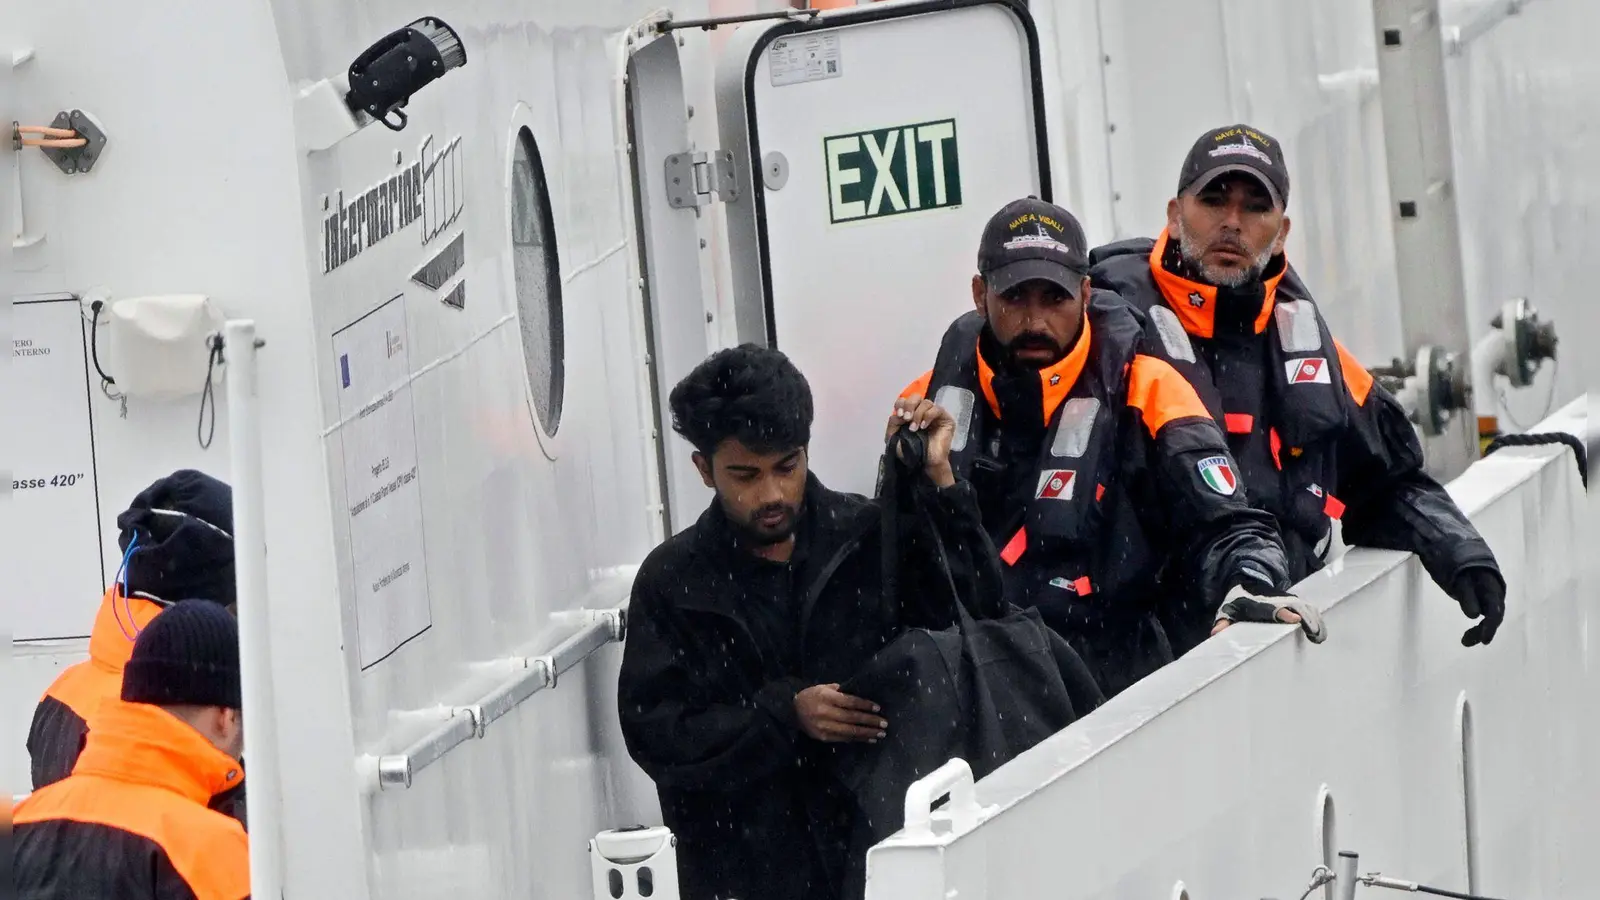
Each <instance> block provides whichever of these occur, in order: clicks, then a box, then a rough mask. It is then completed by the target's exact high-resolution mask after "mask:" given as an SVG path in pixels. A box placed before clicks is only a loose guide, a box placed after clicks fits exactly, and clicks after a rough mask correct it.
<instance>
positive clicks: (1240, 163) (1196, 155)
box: [1178, 125, 1289, 208]
mask: <svg viewBox="0 0 1600 900" xmlns="http://www.w3.org/2000/svg"><path fill="white" fill-rule="evenodd" d="M1227 172H1243V173H1245V174H1247V175H1251V176H1254V177H1255V179H1256V180H1257V181H1259V182H1261V184H1262V186H1263V187H1265V188H1266V189H1267V193H1269V194H1271V195H1272V202H1274V203H1276V204H1277V205H1278V207H1279V208H1283V207H1286V206H1288V204H1289V167H1288V165H1286V164H1285V163H1284V161H1283V145H1282V144H1279V143H1278V141H1277V139H1276V138H1274V137H1272V136H1271V135H1268V134H1263V133H1262V132H1260V131H1257V130H1256V129H1254V128H1251V127H1250V126H1249V125H1229V126H1227V127H1224V128H1214V129H1212V130H1210V131H1208V132H1206V133H1205V134H1203V135H1201V136H1200V139H1199V140H1198V141H1195V142H1194V147H1192V148H1190V150H1189V155H1188V157H1186V158H1185V159H1184V161H1183V173H1182V174H1181V175H1179V176H1178V196H1180V197H1181V196H1183V195H1184V194H1188V193H1193V192H1196V191H1198V190H1200V189H1201V188H1203V187H1205V186H1206V185H1208V184H1210V183H1211V181H1212V179H1214V178H1216V177H1217V176H1218V175H1222V174H1225V173H1227Z"/></svg>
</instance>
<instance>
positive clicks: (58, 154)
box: [39, 109, 106, 175]
mask: <svg viewBox="0 0 1600 900" xmlns="http://www.w3.org/2000/svg"><path fill="white" fill-rule="evenodd" d="M50 127H52V128H70V129H72V130H73V131H76V132H77V133H78V137H81V138H83V139H84V140H85V141H88V143H86V144H84V145H83V146H82V147H40V148H39V150H40V152H42V153H43V154H44V155H45V156H47V157H49V159H50V161H51V162H53V163H55V164H56V168H58V169H60V170H61V171H62V172H65V173H66V174H68V175H77V174H79V173H80V172H81V173H87V172H88V171H89V170H90V169H93V168H94V164H95V161H96V160H98V159H99V158H100V154H101V153H103V152H105V149H106V133H105V132H104V131H101V130H100V126H98V125H96V124H95V123H94V122H93V121H91V120H90V119H89V116H88V115H87V114H85V113H84V111H83V110H81V109H74V110H72V111H71V112H68V111H66V110H62V111H61V112H59V113H56V117H55V120H54V121H52V122H51V123H50Z"/></svg>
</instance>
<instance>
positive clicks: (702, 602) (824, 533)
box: [683, 472, 877, 613]
mask: <svg viewBox="0 0 1600 900" xmlns="http://www.w3.org/2000/svg"><path fill="white" fill-rule="evenodd" d="M872 509H874V507H873V506H872V505H871V504H870V502H869V501H868V500H867V499H866V498H865V497H862V496H860V495H857V494H843V493H840V492H838V491H833V490H829V489H828V488H827V487H826V486H825V485H823V483H822V481H821V479H819V478H817V475H816V473H815V472H807V473H806V490H805V500H804V501H803V506H802V507H801V512H800V522H799V524H798V529H799V530H798V531H797V532H796V538H797V539H798V538H799V537H800V535H801V533H803V534H804V536H805V540H806V542H807V546H806V551H805V554H804V558H803V559H801V560H798V561H799V562H800V568H801V575H802V581H801V584H808V583H809V581H808V580H806V576H807V574H808V572H807V570H808V569H811V568H815V567H816V566H820V565H823V564H825V563H826V562H827V561H828V560H829V559H830V558H831V557H832V556H833V554H834V553H835V552H836V551H837V550H838V548H839V547H840V546H842V545H843V544H844V543H845V542H847V541H849V540H852V539H854V538H855V537H856V535H857V534H859V533H861V532H864V531H866V530H867V529H868V528H869V527H871V526H872V525H874V524H875V523H876V522H877V517H876V516H875V515H869V514H868V513H869V512H870V511H871V510H872ZM694 530H695V535H694V544H693V546H694V553H695V555H696V556H698V557H700V558H701V559H702V560H704V561H705V562H707V563H709V566H708V569H709V570H710V571H713V572H716V573H718V574H719V577H720V576H725V578H724V579H723V581H722V583H721V584H719V585H716V586H714V587H716V588H720V589H713V590H702V589H700V586H696V587H695V589H693V590H689V591H688V592H687V593H686V594H685V596H684V598H683V605H684V606H686V607H691V608H695V609H702V610H707V611H711V612H720V613H730V612H732V611H734V610H736V609H737V607H738V604H739V597H740V596H741V595H740V593H739V590H740V589H739V585H738V579H737V577H736V576H737V572H736V571H734V570H735V569H737V568H739V567H738V566H737V565H734V564H731V563H733V562H734V561H737V560H738V559H739V558H740V557H739V554H744V555H745V556H749V555H750V554H749V551H747V550H745V549H743V548H741V547H740V546H739V545H738V543H737V537H736V534H735V531H734V529H733V525H732V524H731V523H729V522H728V517H727V514H726V513H724V512H723V511H722V501H721V500H720V499H719V498H717V497H712V498H711V503H710V505H709V506H707V507H706V511H705V512H703V513H701V514H700V518H699V519H698V520H696V522H695V525H694ZM751 559H752V560H753V559H754V557H751Z"/></svg>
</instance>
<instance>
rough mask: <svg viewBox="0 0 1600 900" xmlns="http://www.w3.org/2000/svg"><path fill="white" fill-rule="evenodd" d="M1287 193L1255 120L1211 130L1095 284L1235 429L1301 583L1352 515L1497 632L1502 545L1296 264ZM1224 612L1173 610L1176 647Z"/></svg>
mask: <svg viewBox="0 0 1600 900" xmlns="http://www.w3.org/2000/svg"><path fill="white" fill-rule="evenodd" d="M1288 198H1289V173H1288V170H1287V168H1286V166H1285V164H1284V158H1283V149H1282V146H1281V145H1280V144H1279V142H1278V141H1276V140H1274V139H1273V138H1271V137H1269V136H1267V135H1265V134H1263V133H1262V132H1260V131H1258V130H1256V129H1254V128H1251V127H1249V126H1246V125H1234V126H1229V127H1226V128H1219V129H1215V130H1213V131H1209V132H1207V133H1206V134H1204V135H1201V137H1200V139H1199V140H1198V141H1196V142H1195V144H1194V147H1193V148H1192V149H1191V150H1190V151H1189V155H1188V158H1187V159H1185V161H1184V164H1183V170H1182V172H1181V173H1180V175H1179V179H1178V193H1177V196H1176V197H1175V198H1173V199H1172V200H1170V201H1168V202H1167V228H1166V230H1165V231H1163V232H1162V233H1161V236H1160V237H1158V238H1156V239H1155V240H1154V241H1151V240H1149V239H1140V240H1131V241H1123V242H1120V243H1116V244H1111V245H1109V246H1106V247H1101V248H1098V249H1096V250H1095V251H1094V253H1093V254H1091V257H1090V259H1091V261H1092V262H1093V263H1094V267H1093V269H1092V270H1091V273H1090V274H1091V276H1092V278H1093V281H1094V284H1095V285H1096V286H1097V287H1101V288H1105V289H1107V290H1113V291H1116V292H1117V293H1119V294H1121V295H1122V296H1123V298H1124V299H1126V300H1127V301H1128V302H1130V303H1132V304H1133V305H1134V306H1135V307H1137V308H1138V309H1139V310H1141V311H1142V312H1144V313H1145V314H1146V316H1147V318H1148V323H1147V333H1148V339H1147V346H1148V348H1149V349H1148V350H1147V352H1149V353H1151V354H1153V355H1157V356H1160V357H1161V358H1162V359H1163V360H1164V361H1166V362H1168V363H1170V364H1171V365H1172V366H1173V367H1174V368H1176V369H1177V370H1178V371H1179V372H1181V373H1182V374H1183V375H1184V376H1185V377H1186V378H1187V379H1188V381H1189V382H1190V383H1191V384H1192V385H1194V387H1195V390H1196V391H1197V392H1198V393H1199V395H1200V397H1201V398H1202V399H1203V400H1204V401H1205V404H1206V408H1207V409H1208V410H1209V411H1210V413H1211V416H1212V417H1213V418H1214V419H1215V420H1216V421H1217V422H1218V423H1221V424H1222V425H1223V427H1224V429H1225V430H1226V431H1227V434H1228V447H1229V449H1230V450H1231V451H1232V452H1233V455H1234V458H1235V459H1237V460H1238V461H1239V463H1240V478H1241V480H1242V481H1243V483H1244V488H1245V491H1246V495H1247V496H1248V498H1249V501H1250V504H1251V505H1252V506H1254V507H1255V508H1256V509H1260V510H1265V511H1267V512H1270V513H1271V514H1272V515H1273V517H1274V518H1275V519H1276V521H1277V523H1278V525H1279V528H1280V530H1281V534H1282V538H1283V542H1284V545H1285V547H1286V549H1287V550H1288V553H1289V575H1290V577H1291V579H1293V580H1294V581H1299V580H1300V579H1302V578H1304V577H1305V576H1306V575H1309V574H1310V573H1312V572H1314V571H1316V570H1318V569H1320V568H1321V567H1322V565H1323V560H1324V558H1325V557H1326V554H1327V550H1328V546H1329V544H1330V543H1331V539H1332V521H1333V520H1334V519H1341V521H1342V525H1343V534H1344V539H1345V541H1347V542H1348V543H1350V544H1354V545H1361V546H1367V547H1381V548H1386V549H1391V550H1408V551H1412V552H1415V553H1416V554H1417V555H1418V556H1419V557H1420V558H1421V560H1422V564H1423V566H1424V567H1425V568H1426V569H1427V571H1428V574H1429V575H1431V576H1432V577H1433V580H1434V581H1435V582H1437V583H1438V584H1439V586H1440V587H1442V588H1444V590H1445V592H1446V593H1448V594H1449V595H1450V596H1451V597H1452V598H1454V599H1455V600H1456V602H1458V603H1459V604H1461V610H1462V612H1463V613H1465V614H1466V615H1467V616H1468V617H1469V618H1476V617H1478V616H1479V615H1482V617H1483V618H1482V620H1481V621H1480V622H1478V623H1477V624H1475V625H1473V626H1472V627H1471V628H1470V629H1468V630H1467V632H1466V633H1465V634H1464V635H1463V636H1462V639H1461V642H1462V643H1463V644H1464V645H1466V646H1469V647H1470V646H1473V645H1475V644H1479V643H1482V644H1487V643H1489V641H1490V640H1491V639H1493V637H1494V634H1495V630H1496V629H1498V628H1499V627H1500V622H1501V620H1502V619H1503V618H1504V617H1505V581H1504V580H1503V579H1502V578H1501V575H1500V571H1499V568H1498V566H1497V565H1496V564H1495V559H1494V554H1493V553H1492V552H1491V551H1490V550H1489V546H1488V544H1486V543H1485V542H1484V540H1483V538H1482V537H1480V536H1479V535H1478V532H1477V530H1476V529H1475V528H1473V527H1472V523H1471V522H1469V521H1468V520H1467V517H1466V516H1465V515H1464V514H1463V513H1462V512H1461V510H1460V508H1459V507H1457V506H1456V504H1455V502H1454V501H1452V500H1451V499H1450V495H1449V494H1448V493H1446V492H1445V490H1444V488H1443V487H1442V486H1440V484H1439V483H1438V482H1437V481H1435V480H1434V479H1433V478H1431V477H1429V476H1428V475H1427V474H1426V473H1424V472H1423V470H1422V448H1421V445H1420V444H1419V443H1418V441H1417V437H1416V434H1415V433H1414V432H1413V431H1412V428H1411V423H1410V422H1409V421H1408V419H1407V417H1406V414H1405V412H1404V411H1403V410H1402V409H1401V407H1400V405H1399V404H1398V403H1397V402H1395V399H1394V398H1393V397H1392V396H1390V395H1389V393H1388V392H1386V391H1385V390H1384V389H1383V388H1382V387H1381V386H1379V385H1378V384H1376V383H1375V382H1374V381H1373V379H1372V376H1371V375H1370V374H1368V372H1367V370H1366V369H1364V368H1363V367H1362V366H1361V364H1360V363H1359V362H1358V361H1357V360H1356V359H1355V358H1354V357H1353V356H1351V355H1350V353H1349V352H1348V351H1347V350H1345V348H1344V347H1343V346H1341V345H1340V344H1339V343H1338V342H1337V341H1335V340H1334V339H1333V336H1332V335H1330V334H1329V333H1328V327H1327V324H1326V323H1325V322H1324V321H1323V319H1322V315H1321V313H1320V312H1318V310H1317V307H1316V304H1315V303H1313V302H1312V300H1311V297H1310V294H1309V292H1308V291H1307V290H1306V288H1305V285H1304V284H1302V283H1301V282H1300V280H1299V278H1298V277H1297V276H1296V274H1295V272H1294V270H1293V269H1292V268H1290V267H1289V265H1288V263H1287V261H1286V260H1285V257H1284V241H1285V239H1287V238H1288V236H1289V225H1290V222H1289V217H1288V216H1287V215H1285V204H1286V202H1287V201H1288ZM1213 619H1214V616H1213V615H1212V610H1210V609H1208V608H1206V607H1204V606H1202V605H1197V604H1191V605H1189V606H1188V607H1186V608H1181V609H1178V610H1175V611H1174V615H1173V616H1172V617H1171V618H1170V619H1169V620H1168V626H1169V632H1170V633H1171V636H1172V638H1173V643H1174V650H1176V651H1177V652H1178V653H1179V654H1182V653H1184V652H1185V651H1187V650H1188V649H1189V648H1191V647H1193V646H1195V645H1196V644H1198V643H1200V642H1201V641H1203V640H1205V638H1206V637H1207V636H1208V635H1210V634H1212V633H1214V632H1215V631H1217V630H1221V629H1222V628H1225V627H1227V622H1226V621H1223V620H1217V621H1213Z"/></svg>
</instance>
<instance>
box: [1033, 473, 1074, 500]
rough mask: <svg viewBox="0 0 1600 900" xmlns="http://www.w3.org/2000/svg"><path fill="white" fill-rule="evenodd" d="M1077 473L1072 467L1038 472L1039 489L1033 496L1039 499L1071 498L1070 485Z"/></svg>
mask: <svg viewBox="0 0 1600 900" xmlns="http://www.w3.org/2000/svg"><path fill="white" fill-rule="evenodd" d="M1077 480H1078V473H1077V472H1076V471H1074V470H1072V469H1047V470H1045V471H1044V472H1041V473H1040V474H1039V490H1038V492H1037V493H1036V494H1034V497H1036V498H1037V499H1040V500H1071V499H1072V486H1073V484H1075V483H1076V482H1077Z"/></svg>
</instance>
